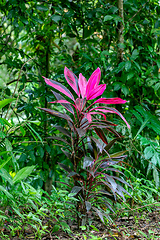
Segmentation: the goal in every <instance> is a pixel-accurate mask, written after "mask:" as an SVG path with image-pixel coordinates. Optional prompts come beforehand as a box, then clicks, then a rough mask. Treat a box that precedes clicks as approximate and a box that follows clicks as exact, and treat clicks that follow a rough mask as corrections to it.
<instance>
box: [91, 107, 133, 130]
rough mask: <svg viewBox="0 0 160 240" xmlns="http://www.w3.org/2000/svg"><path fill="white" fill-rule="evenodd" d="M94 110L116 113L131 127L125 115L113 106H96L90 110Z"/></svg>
mask: <svg viewBox="0 0 160 240" xmlns="http://www.w3.org/2000/svg"><path fill="white" fill-rule="evenodd" d="M92 111H99V112H103V113H116V114H117V115H119V116H120V117H121V118H122V120H123V121H124V122H125V123H126V125H127V127H128V128H130V125H129V124H128V122H127V120H126V119H125V118H124V117H123V115H122V114H121V113H120V112H119V111H118V110H117V109H115V108H111V107H102V106H99V107H96V108H93V109H91V110H90V111H89V113H90V114H91V112H92Z"/></svg>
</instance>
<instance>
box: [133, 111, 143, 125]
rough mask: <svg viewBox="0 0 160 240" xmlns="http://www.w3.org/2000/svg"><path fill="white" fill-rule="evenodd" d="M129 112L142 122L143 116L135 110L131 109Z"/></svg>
mask: <svg viewBox="0 0 160 240" xmlns="http://www.w3.org/2000/svg"><path fill="white" fill-rule="evenodd" d="M131 112H132V113H133V114H134V116H135V117H136V118H137V119H138V120H139V121H140V122H141V123H143V118H142V117H141V115H140V114H139V113H138V112H136V111H135V110H131Z"/></svg>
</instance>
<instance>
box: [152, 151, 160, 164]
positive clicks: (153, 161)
mask: <svg viewBox="0 0 160 240" xmlns="http://www.w3.org/2000/svg"><path fill="white" fill-rule="evenodd" d="M151 162H152V163H153V164H154V165H155V166H156V165H157V164H158V162H159V154H158V153H157V152H155V154H154V155H153V157H152V159H151Z"/></svg>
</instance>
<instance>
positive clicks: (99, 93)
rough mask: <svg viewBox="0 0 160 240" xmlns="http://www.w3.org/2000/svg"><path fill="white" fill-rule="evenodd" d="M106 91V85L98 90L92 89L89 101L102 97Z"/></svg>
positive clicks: (88, 95)
mask: <svg viewBox="0 0 160 240" xmlns="http://www.w3.org/2000/svg"><path fill="white" fill-rule="evenodd" d="M105 89H106V84H101V85H98V86H97V87H96V88H93V89H91V90H90V91H89V93H88V94H87V100H91V99H94V98H96V97H98V96H100V95H102V94H103V92H104V90H105Z"/></svg>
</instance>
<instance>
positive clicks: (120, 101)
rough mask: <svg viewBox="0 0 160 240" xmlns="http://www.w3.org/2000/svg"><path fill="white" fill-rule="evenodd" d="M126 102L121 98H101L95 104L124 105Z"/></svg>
mask: <svg viewBox="0 0 160 240" xmlns="http://www.w3.org/2000/svg"><path fill="white" fill-rule="evenodd" d="M126 102H127V101H126V100H123V99H121V98H100V99H98V100H97V101H95V102H94V103H93V105H94V104H95V103H104V104H123V103H126Z"/></svg>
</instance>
